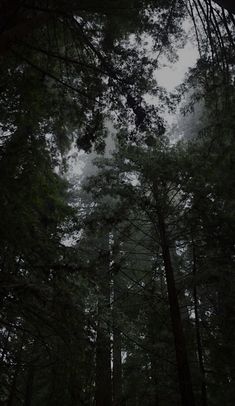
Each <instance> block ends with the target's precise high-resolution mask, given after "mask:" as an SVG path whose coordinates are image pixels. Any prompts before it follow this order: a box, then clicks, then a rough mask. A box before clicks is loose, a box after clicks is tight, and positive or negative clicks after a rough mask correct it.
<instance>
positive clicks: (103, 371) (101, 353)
mask: <svg viewBox="0 0 235 406" xmlns="http://www.w3.org/2000/svg"><path fill="white" fill-rule="evenodd" d="M108 250H109V246H108V235H107V236H105V238H104V244H103V249H102V250H101V251H100V268H99V275H98V285H99V299H98V323H97V338H96V390H95V405H96V406H111V405H112V381H111V343H110V328H109V321H108V317H109V316H110V269H109V260H110V258H109V252H108ZM106 318H107V320H106Z"/></svg>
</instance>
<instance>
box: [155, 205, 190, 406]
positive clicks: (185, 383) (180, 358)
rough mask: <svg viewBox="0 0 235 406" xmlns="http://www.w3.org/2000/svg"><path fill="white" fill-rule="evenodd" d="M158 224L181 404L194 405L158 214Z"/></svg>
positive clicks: (183, 340)
mask: <svg viewBox="0 0 235 406" xmlns="http://www.w3.org/2000/svg"><path fill="white" fill-rule="evenodd" d="M158 225H159V232H160V240H161V248H162V255H163V261H164V267H165V275H166V281H167V291H168V298H169V306H170V315H171V321H172V328H173V334H174V341H175V353H176V363H177V371H178V379H179V388H180V394H181V402H182V406H194V405H195V401H194V394H193V388H192V382H191V373H190V368H189V362H188V355H187V348H186V343H185V337H184V332H183V326H182V319H181V314H180V308H179V302H178V297H177V292H176V286H175V279H174V270H173V267H172V261H171V255H170V248H169V243H168V238H167V235H166V225H165V219H164V217H163V216H162V215H161V214H160V213H159V214H158Z"/></svg>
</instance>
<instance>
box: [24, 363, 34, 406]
mask: <svg viewBox="0 0 235 406" xmlns="http://www.w3.org/2000/svg"><path fill="white" fill-rule="evenodd" d="M34 374H35V369H34V366H33V365H30V366H29V369H28V375H27V384H26V391H25V400H24V406H31V405H32V398H33V383H34Z"/></svg>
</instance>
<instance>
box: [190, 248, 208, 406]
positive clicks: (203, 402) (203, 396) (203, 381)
mask: <svg viewBox="0 0 235 406" xmlns="http://www.w3.org/2000/svg"><path fill="white" fill-rule="evenodd" d="M196 270H197V268H196V253H195V246H194V244H193V276H194V287H193V301H194V313H195V327H196V340H197V354H198V363H199V369H200V377H201V405H202V406H207V389H206V373H205V368H204V360H203V351H202V341H201V334H200V320H199V314H198V297H197V284H196Z"/></svg>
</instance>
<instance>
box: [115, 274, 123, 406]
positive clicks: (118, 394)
mask: <svg viewBox="0 0 235 406" xmlns="http://www.w3.org/2000/svg"><path fill="white" fill-rule="evenodd" d="M117 278H118V275H117V274H116V275H114V277H113V405H114V406H121V404H122V352H121V351H122V341H121V333H120V330H119V328H118V304H117V303H118V290H117Z"/></svg>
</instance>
